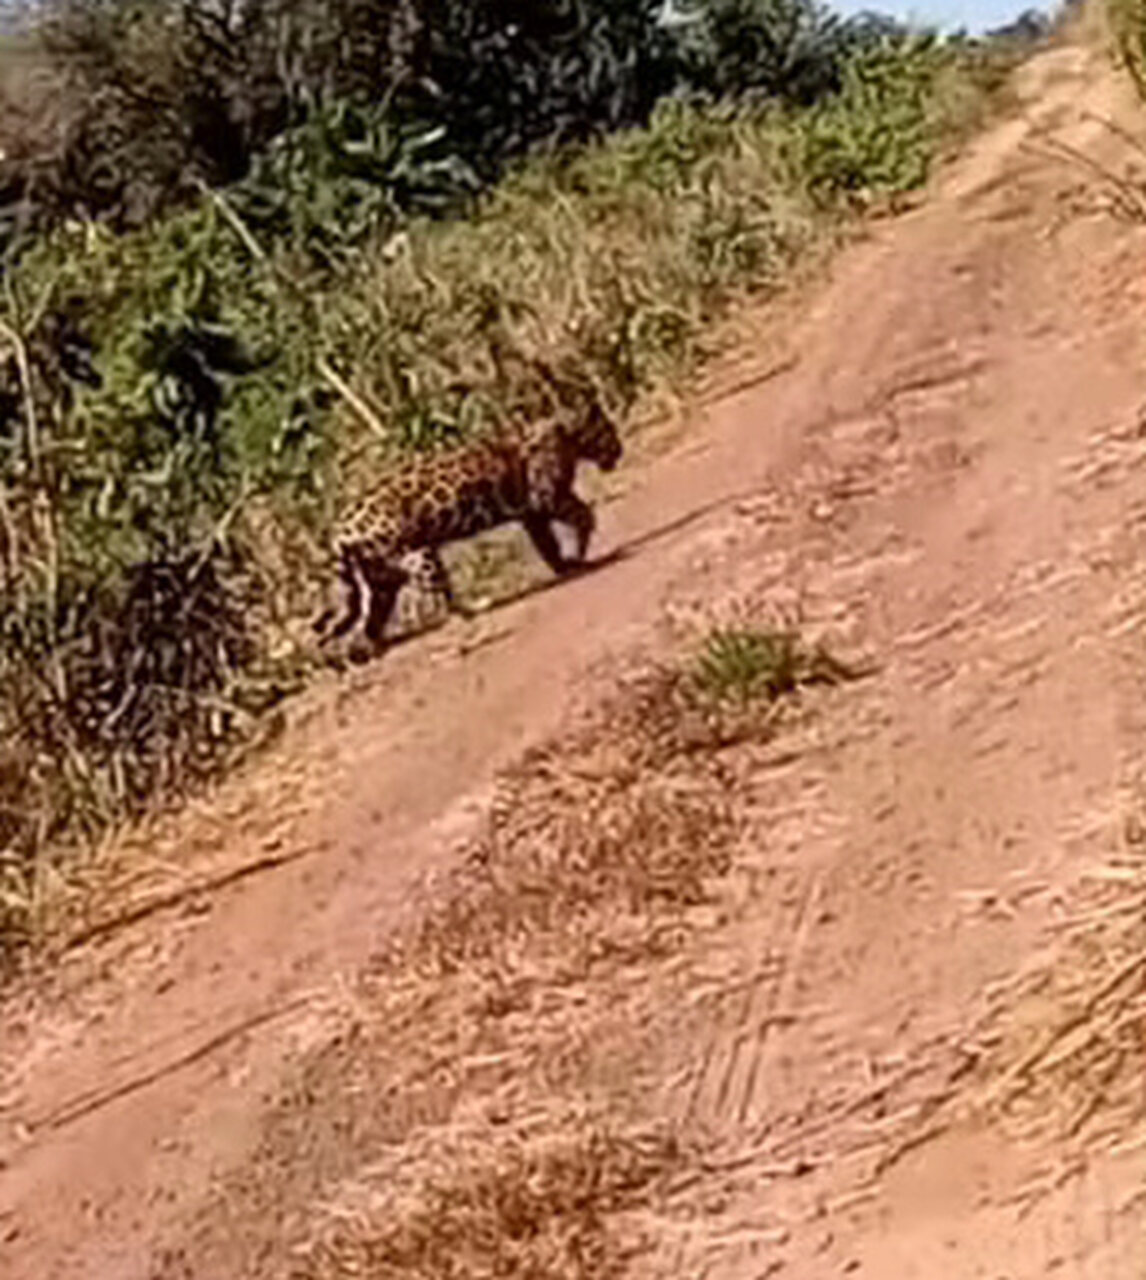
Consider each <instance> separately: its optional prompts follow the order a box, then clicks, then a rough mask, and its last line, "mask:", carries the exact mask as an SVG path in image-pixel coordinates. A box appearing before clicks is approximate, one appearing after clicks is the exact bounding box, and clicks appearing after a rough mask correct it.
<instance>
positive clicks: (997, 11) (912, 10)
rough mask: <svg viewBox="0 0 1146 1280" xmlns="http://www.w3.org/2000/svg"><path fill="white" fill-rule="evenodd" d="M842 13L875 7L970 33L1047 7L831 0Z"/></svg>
mask: <svg viewBox="0 0 1146 1280" xmlns="http://www.w3.org/2000/svg"><path fill="white" fill-rule="evenodd" d="M833 7H834V8H837V9H839V10H840V11H841V12H842V13H856V12H859V11H860V10H863V9H874V10H876V11H878V12H880V13H888V14H891V16H892V17H895V18H907V19H913V20H915V21H917V22H919V23H920V24H921V25H925V26H931V27H939V28H941V29H942V30H944V31H953V30H955V29H956V28H959V27H964V28H966V30H967V31H969V32H970V33H971V34H972V35H975V34H978V33H980V32H983V31H990V30H992V29H993V28H995V27H1001V26H1004V25H1005V24H1006V23H1008V22H1010V21H1011V20H1012V19H1014V18H1017V17H1018V16H1019V14H1020V13H1022V12H1023V10H1024V9H1046V8H1049V7H1050V6H1048V5H1045V4H1040V3H1038V0H834V5H833Z"/></svg>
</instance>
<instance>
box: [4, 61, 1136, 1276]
mask: <svg viewBox="0 0 1146 1280" xmlns="http://www.w3.org/2000/svg"><path fill="white" fill-rule="evenodd" d="M1019 88H1020V92H1021V95H1022V99H1023V110H1022V111H1021V112H1020V113H1019V114H1018V115H1017V116H1015V117H1013V118H1009V119H1007V120H1006V121H1005V122H1003V123H1002V124H1000V125H998V126H997V127H995V128H994V129H993V130H992V131H991V132H989V133H988V134H986V135H984V136H983V137H981V138H980V139H979V140H978V141H977V142H976V143H975V144H974V145H973V146H972V147H971V148H970V149H969V151H968V152H967V154H965V155H964V157H963V158H962V159H961V160H960V161H959V162H958V163H957V164H955V165H953V166H952V167H951V168H949V169H948V170H947V171H946V172H945V173H944V174H943V175H941V177H940V179H939V180H938V181H937V182H936V184H935V188H934V190H933V192H932V193H930V197H929V199H928V200H927V202H926V203H925V204H923V205H922V206H921V207H920V208H918V209H917V210H915V211H914V212H911V213H909V214H907V215H905V216H903V217H900V218H898V219H895V220H889V221H881V222H879V223H876V224H874V225H873V227H872V229H871V232H870V234H869V235H867V236H866V238H865V239H864V240H863V242H862V243H859V244H856V245H853V246H852V247H850V248H849V249H847V250H846V251H845V252H844V253H843V254H842V255H841V257H840V258H839V259H838V260H837V263H836V265H835V267H834V269H833V271H832V278H831V280H830V281H829V282H827V283H825V284H824V285H823V286H822V287H820V288H818V289H817V290H816V293H815V297H814V298H813V299H812V300H811V301H810V302H809V303H807V304H806V305H804V306H803V307H802V308H801V309H800V312H799V314H795V315H793V314H788V315H787V317H786V319H785V321H784V323H783V325H781V324H780V323H779V322H778V321H777V320H776V317H775V314H774V313H773V314H772V315H771V316H769V315H763V316H761V317H760V319H759V322H758V325H757V326H756V328H755V329H754V330H753V332H754V333H755V334H756V335H757V336H756V337H755V338H754V339H753V341H754V343H755V350H754V351H747V350H746V352H745V355H744V360H743V366H742V369H741V372H742V373H743V374H744V377H743V379H742V381H741V384H740V385H739V387H738V389H733V390H729V389H728V388H727V386H726V388H725V390H724V391H723V392H722V393H720V394H717V395H714V396H713V397H711V398H710V400H709V401H708V403H707V406H706V408H705V409H704V410H703V412H699V411H698V413H697V414H696V415H694V416H695V419H696V420H695V421H693V422H691V423H690V424H689V430H688V432H687V433H686V434H685V435H684V437H683V442H678V443H677V444H676V446H674V447H672V448H670V449H668V450H667V451H665V452H663V453H662V454H661V455H660V456H658V457H656V458H655V459H651V460H646V461H644V462H641V463H635V464H633V465H632V466H630V467H629V468H628V470H627V471H626V472H625V474H624V475H623V476H622V477H621V478H622V481H623V483H624V485H625V491H624V492H621V493H617V494H614V495H612V497H611V500H610V501H608V502H607V503H605V504H604V505H603V506H602V507H601V517H602V518H601V531H600V535H599V536H600V544H599V545H600V548H601V550H602V551H605V550H608V549H610V548H615V549H618V550H619V551H620V552H621V553H622V554H620V555H619V556H618V557H617V558H615V559H613V560H611V561H609V562H607V563H604V564H603V565H602V566H601V567H600V568H599V569H598V570H597V571H595V572H591V573H587V574H585V575H583V576H581V577H579V578H577V579H575V580H573V581H571V582H568V583H566V584H562V585H561V586H560V587H559V588H557V589H554V590H541V591H537V592H534V593H533V594H530V595H527V596H525V597H522V598H520V599H518V600H516V601H515V602H513V603H510V604H508V605H506V606H504V607H500V608H498V609H496V610H494V611H492V612H491V613H489V614H487V615H485V616H484V617H483V618H482V619H481V620H480V621H478V622H476V623H473V624H462V623H457V624H450V626H448V627H447V628H445V629H443V630H441V631H438V632H436V633H434V634H432V635H430V636H426V637H423V638H420V639H417V640H414V641H411V642H410V643H408V644H404V645H402V646H399V647H397V648H395V649H394V650H393V651H392V652H391V653H390V654H388V655H387V656H386V657H385V658H384V659H382V660H381V661H379V662H377V663H375V664H371V665H370V666H369V667H365V668H362V669H360V670H358V671H356V672H355V673H354V674H353V675H352V676H349V677H346V678H344V679H343V680H342V681H341V682H338V683H333V682H332V684H331V685H330V686H329V687H325V688H323V689H319V690H317V691H316V692H315V693H314V694H312V695H311V696H310V697H309V698H308V703H307V707H306V710H305V714H301V713H300V714H298V715H297V716H296V717H295V722H294V723H292V724H291V725H290V726H289V727H288V729H287V731H286V733H285V734H284V736H283V738H282V740H281V741H280V742H279V743H278V744H277V745H276V746H275V747H274V748H273V749H271V750H270V751H269V752H268V753H266V754H265V755H264V756H263V757H262V758H261V759H260V760H259V761H257V762H256V763H255V764H254V765H253V766H252V767H251V768H250V769H249V770H247V771H246V773H245V774H244V775H243V776H241V777H236V778H235V779H233V780H232V781H231V782H230V783H228V784H227V785H226V786H224V787H223V788H221V789H220V790H219V791H218V792H217V793H216V794H215V795H213V796H211V797H210V798H208V799H206V800H204V801H203V802H201V803H199V804H197V805H196V806H195V807H194V808H193V809H192V810H191V811H190V812H187V813H184V814H182V815H180V816H179V817H177V818H176V819H174V820H172V821H169V822H167V823H165V824H162V825H161V826H160V827H159V828H157V829H156V831H154V832H150V833H148V834H147V836H146V838H144V837H139V838H137V839H136V841H135V845H134V847H133V849H132V850H130V851H129V855H125V860H126V862H127V864H128V865H131V866H132V867H133V868H134V870H135V871H136V872H139V870H140V868H141V867H142V868H143V870H144V872H145V874H141V875H140V876H139V878H138V879H137V880H136V882H135V883H134V884H133V887H132V893H133V894H135V895H136V896H137V897H138V896H139V895H141V894H145V893H148V892H151V893H158V894H163V893H165V892H167V891H168V890H169V889H171V888H172V887H176V886H179V885H182V884H184V883H185V880H186V877H187V876H188V875H192V876H194V877H198V878H200V880H201V881H202V882H203V883H204V884H206V883H207V882H208V881H210V880H211V879H212V878H214V879H215V880H216V881H217V883H215V884H214V885H213V887H205V888H201V889H199V890H197V891H195V892H183V893H182V895H181V896H180V895H178V894H177V895H175V898H176V900H175V901H174V902H173V903H172V905H170V906H168V907H166V908H160V909H156V910H152V911H148V912H143V913H141V916H140V918H139V919H138V920H137V921H135V922H134V923H132V924H127V925H123V926H122V927H118V928H114V929H109V930H108V931H106V932H102V933H100V932H98V931H97V933H96V935H95V936H93V937H91V938H90V939H89V940H88V941H87V942H86V944H85V945H83V946H81V947H76V948H74V949H73V950H72V951H70V952H68V953H67V954H65V955H64V956H63V957H62V959H61V960H60V962H59V963H58V964H56V965H54V966H53V970H52V974H51V976H50V978H49V977H48V976H44V975H41V976H39V977H38V978H36V979H35V980H34V981H31V982H29V983H27V984H25V985H24V986H23V987H21V988H19V989H17V990H15V991H12V992H11V993H10V994H9V996H8V997H7V999H6V1003H5V1005H4V1008H3V1013H2V1014H0V1064H2V1075H0V1274H2V1275H3V1276H5V1277H8V1276H12V1277H19V1278H20V1280H23V1278H25V1277H27V1280H57V1278H59V1280H63V1278H65V1277H66V1278H68V1280H73V1278H74V1280H79V1278H81V1277H82V1278H84V1280H94V1278H96V1277H98V1278H99V1280H143V1278H144V1277H154V1278H156V1280H157V1278H158V1277H169V1276H170V1277H176V1276H179V1277H189V1276H193V1277H203V1280H233V1278H237V1277H248V1276H251V1277H254V1276H259V1277H262V1276H266V1277H272V1276H273V1277H280V1276H288V1275H291V1276H296V1277H311V1276H313V1277H319V1276H323V1277H335V1276H349V1275H374V1276H380V1277H381V1276H392V1275H393V1276H398V1275H413V1276H417V1275H425V1276H446V1275H458V1276H461V1275H474V1276H480V1275H495V1274H497V1275H532V1276H541V1275H578V1276H579V1275H584V1276H604V1275H618V1274H621V1273H623V1272H629V1273H631V1274H633V1275H656V1276H666V1277H667V1276H688V1277H701V1276H704V1277H710V1278H711V1277H722V1278H723V1277H729V1278H732V1277H762V1276H771V1275H774V1274H783V1275H791V1276H795V1277H801V1278H803V1277H813V1278H815V1277H820V1276H835V1275H859V1276H870V1277H889V1278H891V1277H894V1278H895V1280H903V1278H904V1277H910V1276H920V1277H928V1278H929V1280H934V1278H935V1277H940V1276H942V1277H944V1278H945V1280H959V1278H962V1277H973V1276H975V1277H978V1276H983V1277H991V1278H992V1280H1000V1278H1001V1277H1010V1278H1011V1280H1018V1278H1019V1277H1034V1276H1043V1275H1048V1274H1051V1273H1052V1272H1053V1273H1055V1274H1058V1275H1063V1276H1070V1277H1075V1276H1078V1277H1091V1276H1093V1277H1095V1278H1097V1277H1102V1278H1103V1280H1118V1278H1120V1277H1125V1278H1126V1280H1141V1277H1143V1276H1144V1275H1146V1243H1144V1242H1146V1193H1144V1189H1146V1180H1144V1176H1146V1129H1144V1128H1143V1126H1142V1106H1143V1098H1142V1096H1141V1088H1140V1081H1141V1079H1142V1072H1143V1066H1144V1065H1146V1061H1144V1058H1146V1012H1144V1005H1143V999H1144V997H1143V992H1144V990H1146V975H1144V972H1143V964H1144V962H1143V961H1142V959H1141V957H1142V955H1143V954H1146V946H1141V945H1140V944H1141V943H1142V942H1143V941H1144V938H1146V917H1144V914H1143V904H1142V894H1143V886H1144V885H1146V875H1144V874H1143V872H1144V868H1143V865H1142V859H1143V856H1146V855H1144V854H1143V840H1142V836H1141V831H1142V829H1143V828H1142V826H1141V825H1140V817H1141V815H1142V806H1143V793H1142V790H1141V775H1142V765H1143V761H1144V760H1146V745H1144V744H1146V736H1144V734H1143V728H1144V719H1146V715H1144V713H1146V696H1144V695H1146V688H1144V682H1143V673H1144V671H1146V650H1144V645H1143V637H1142V629H1143V618H1144V617H1146V579H1144V571H1143V568H1142V565H1143V564H1144V563H1146V559H1144V556H1143V551H1144V549H1146V546H1144V533H1146V526H1144V520H1146V484H1144V480H1146V417H1144V416H1143V412H1142V410H1143V407H1144V406H1146V227H1143V226H1138V225H1133V223H1131V222H1127V221H1119V220H1117V219H1116V218H1114V217H1113V216H1111V214H1110V212H1109V211H1108V210H1107V209H1106V208H1105V207H1104V203H1103V198H1102V193H1101V191H1100V189H1099V185H1096V180H1095V177H1094V175H1093V174H1084V173H1083V172H1082V171H1081V170H1080V169H1078V168H1072V167H1071V166H1069V165H1067V164H1064V163H1063V162H1062V161H1061V160H1057V159H1055V158H1052V157H1050V156H1048V155H1047V154H1046V153H1045V150H1042V151H1040V149H1039V148H1038V147H1037V146H1035V145H1033V144H1034V143H1036V142H1037V135H1038V134H1039V131H1040V130H1045V129H1047V128H1050V129H1052V130H1053V131H1054V132H1055V134H1056V136H1059V137H1062V138H1064V139H1066V140H1068V141H1069V142H1070V143H1071V145H1072V146H1074V147H1075V148H1078V149H1080V150H1081V151H1083V152H1084V153H1086V154H1087V155H1089V156H1091V157H1092V158H1096V159H1099V160H1101V161H1102V163H1104V164H1112V165H1114V166H1116V167H1117V166H1118V165H1120V164H1122V163H1123V162H1124V161H1125V159H1126V158H1127V156H1128V155H1129V154H1130V152H1129V150H1128V148H1127V147H1126V146H1125V144H1124V143H1123V142H1121V141H1120V140H1119V139H1118V138H1116V137H1115V136H1114V135H1113V134H1112V133H1111V132H1110V131H1109V130H1108V129H1106V128H1104V127H1103V126H1102V125H1101V124H1099V123H1097V122H1095V120H1093V119H1092V118H1091V115H1092V114H1094V113H1097V114H1100V115H1103V114H1104V115H1107V116H1111V117H1114V118H1117V119H1121V120H1123V121H1124V122H1127V123H1129V124H1134V122H1135V120H1136V119H1137V127H1141V124H1142V119H1143V117H1141V116H1139V117H1135V114H1134V108H1133V107H1132V105H1131V104H1130V102H1129V99H1128V94H1127V93H1126V92H1125V91H1124V89H1123V88H1122V87H1121V86H1120V85H1119V83H1118V82H1117V80H1116V79H1115V78H1114V76H1113V74H1112V72H1111V71H1110V69H1109V66H1108V65H1107V63H1106V62H1105V61H1104V59H1103V58H1102V57H1101V56H1099V55H1098V54H1097V53H1095V52H1093V50H1092V48H1091V47H1090V46H1084V45H1077V46H1069V47H1062V48H1058V49H1055V50H1053V51H1051V52H1048V53H1045V54H1042V55H1040V56H1039V57H1037V58H1036V59H1035V60H1034V61H1033V62H1032V63H1030V64H1028V66H1027V67H1026V68H1025V69H1024V71H1023V73H1022V75H1021V77H1020V84H1019ZM787 357H790V359H788V360H787V361H786V363H785V358H787ZM778 360H779V362H780V363H782V364H785V367H784V368H783V370H782V371H781V372H779V373H776V374H775V375H774V376H766V373H767V370H768V369H769V368H771V367H773V366H774V365H775V364H776V363H777V361H778ZM754 369H755V370H756V371H757V373H756V375H755V380H754V375H753V370H754ZM730 378H731V375H730ZM539 580H541V575H539ZM796 614H798V615H799V616H800V618H801V619H802V625H803V626H804V627H805V629H806V630H807V632H808V633H809V634H810V635H812V636H813V637H823V638H825V640H826V641H827V642H828V643H829V644H830V646H831V647H832V648H833V650H834V651H836V652H838V653H839V654H840V655H841V656H842V657H844V658H849V657H850V658H855V659H859V660H862V661H863V662H865V663H867V664H869V666H870V671H869V673H868V674H867V675H866V676H865V677H864V678H862V679H860V680H858V681H855V682H848V683H845V684H842V685H840V686H839V687H836V688H831V689H827V690H823V691H816V690H810V691H808V693H807V694H806V695H803V696H802V697H801V698H799V699H797V701H796V703H795V704H794V705H793V710H792V711H791V712H790V713H789V714H787V715H786V716H785V717H784V718H782V720H781V722H780V724H779V726H778V727H776V726H773V727H772V728H770V729H768V731H765V730H764V729H763V728H761V727H760V726H759V725H757V726H756V729H754V730H753V731H751V732H748V733H747V734H746V735H743V736H742V738H741V739H740V740H739V741H734V742H732V743H730V744H729V743H726V744H724V745H723V746H721V747H720V748H719V749H717V748H716V747H714V746H712V745H711V744H709V746H708V747H703V744H702V749H699V750H684V749H682V748H680V746H679V743H678V744H677V746H676V747H673V746H672V745H671V744H670V746H669V747H667V748H665V747H664V746H663V743H661V744H660V745H658V743H660V740H659V739H658V738H657V732H658V730H657V729H656V726H655V725H654V724H653V714H654V710H655V706H654V705H653V703H641V702H640V700H639V699H640V696H642V695H641V694H640V688H639V687H638V689H637V690H636V691H635V692H634V691H633V690H631V689H630V690H629V692H627V693H626V692H622V693H620V694H619V695H616V696H615V698H614V700H613V701H610V700H609V699H610V698H613V697H614V695H613V694H612V692H611V691H612V689H613V686H614V683H615V677H616V673H617V671H618V669H621V668H623V669H625V670H626V671H628V670H637V671H640V670H642V669H645V668H646V667H647V666H648V664H649V663H651V662H654V661H656V660H661V659H666V658H669V657H672V656H673V655H676V654H678V653H680V652H681V651H682V650H683V649H684V648H686V647H687V645H688V644H690V643H692V640H691V639H690V637H694V636H695V635H696V634H697V632H698V631H699V630H700V629H701V628H702V627H703V626H704V625H706V624H707V622H709V621H711V620H712V619H717V620H719V619H729V618H734V617H739V616H745V615H747V616H751V617H752V618H754V619H755V620H757V621H763V622H768V621H769V620H771V619H777V618H779V619H786V618H790V617H793V616H795V615H796ZM650 696H652V697H653V699H654V703H655V696H656V695H655V691H654V694H653V695H650ZM602 707H604V708H605V709H604V710H601V708H602ZM650 726H651V727H650ZM538 743H542V744H548V745H546V746H544V748H543V749H542V750H540V751H539V752H537V751H535V752H534V753H533V754H532V755H529V754H526V755H525V756H523V753H526V752H527V749H528V748H530V747H532V746H535V745H536V744H538ZM506 769H508V770H509V773H508V775H503V772H502V771H504V770H506ZM499 778H500V781H499ZM491 810H492V812H491ZM475 842H476V844H475ZM465 849H469V850H470V851H471V852H472V851H474V850H475V849H476V851H477V854H478V855H479V856H478V857H476V858H472V859H471V860H470V861H469V862H468V863H465V862H464V859H463V857H462V853H461V852H460V851H464V850H465ZM538 849H544V850H546V851H547V852H546V853H545V854H544V857H542V856H541V855H540V854H538V852H537V851H538ZM539 858H540V861H539V860H538V859H539ZM247 868H250V870H249V872H247V871H245V869H247ZM196 883H199V880H197V881H196ZM547 895H548V896H547ZM419 922H421V924H422V927H421V928H420V930H419V929H417V928H414V932H413V933H411V932H410V929H411V928H413V927H414V926H417V925H418V924H419ZM403 930H405V932H403ZM400 936H401V937H405V938H407V939H408V943H407V948H406V950H405V951H404V952H402V953H401V954H398V955H395V954H393V953H392V949H391V947H390V944H391V942H392V940H393V939H395V938H397V937H400ZM1138 1138H1141V1139H1142V1141H1137V1140H1136V1139H1138ZM570 1188H572V1189H570Z"/></svg>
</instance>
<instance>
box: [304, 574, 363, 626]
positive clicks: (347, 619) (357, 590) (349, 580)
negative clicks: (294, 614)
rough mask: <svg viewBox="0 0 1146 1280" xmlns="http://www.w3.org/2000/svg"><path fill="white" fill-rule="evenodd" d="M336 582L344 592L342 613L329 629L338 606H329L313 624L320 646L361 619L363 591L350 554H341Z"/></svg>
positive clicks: (359, 576)
mask: <svg viewBox="0 0 1146 1280" xmlns="http://www.w3.org/2000/svg"><path fill="white" fill-rule="evenodd" d="M338 580H339V582H340V583H341V585H342V587H343V590H344V592H345V606H344V612H343V614H342V617H341V618H340V619H339V620H338V621H337V622H336V623H335V625H334V626H333V627H331V625H330V624H331V622H332V621H333V620H334V618H335V617H336V615H337V614H338V605H337V604H334V605H331V607H330V608H329V609H326V610H324V612H323V613H322V614H321V615H320V617H319V618H318V620H317V621H316V622H315V623H314V631H315V634H316V635H317V636H318V638H319V642H320V643H322V644H325V643H327V642H328V641H331V640H338V639H340V638H341V637H342V636H344V635H345V634H346V633H347V632H348V631H349V630H350V628H351V627H353V626H354V624H355V623H356V622H357V621H358V620H359V618H361V617H362V604H363V589H362V577H361V570H360V568H359V566H358V564H357V563H356V560H355V557H354V556H353V555H352V554H350V553H345V554H343V556H342V557H341V559H340V562H339V566H338Z"/></svg>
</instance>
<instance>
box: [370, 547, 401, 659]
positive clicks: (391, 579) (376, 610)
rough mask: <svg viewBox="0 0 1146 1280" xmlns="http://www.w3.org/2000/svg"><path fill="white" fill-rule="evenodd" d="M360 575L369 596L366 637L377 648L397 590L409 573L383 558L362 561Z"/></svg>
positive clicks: (380, 643)
mask: <svg viewBox="0 0 1146 1280" xmlns="http://www.w3.org/2000/svg"><path fill="white" fill-rule="evenodd" d="M362 576H363V579H364V580H365V583H366V589H367V591H368V593H369V596H370V604H369V607H368V609H367V612H366V626H365V628H364V630H365V632H366V639H367V640H369V641H370V644H371V645H372V646H373V647H374V648H375V649H378V648H380V647H381V645H382V640H383V634H384V632H385V630H386V624H387V622H389V621H390V615H391V614H392V613H393V612H394V606H395V605H396V604H397V602H398V592H399V591H401V590H402V588H403V587H404V586H405V585H406V582H407V580H408V577H409V575H408V574H407V573H406V571H405V569H403V568H401V566H399V565H395V564H393V563H391V561H389V560H385V559H371V560H367V561H365V562H364V563H363V566H362Z"/></svg>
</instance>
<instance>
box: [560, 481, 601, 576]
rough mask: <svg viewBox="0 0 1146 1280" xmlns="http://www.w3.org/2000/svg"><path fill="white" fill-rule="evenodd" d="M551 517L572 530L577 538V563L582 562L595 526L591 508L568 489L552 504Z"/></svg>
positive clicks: (595, 518) (595, 520)
mask: <svg viewBox="0 0 1146 1280" xmlns="http://www.w3.org/2000/svg"><path fill="white" fill-rule="evenodd" d="M553 518H554V519H555V520H560V521H561V523H562V524H564V525H568V526H569V528H570V529H572V530H573V533H574V535H575V536H576V538H577V563H578V564H582V563H584V560H585V557H586V555H587V554H588V551H589V540H590V539H591V538H592V536H593V531H594V530H595V529H596V527H597V517H596V516H595V515H594V514H593V508H592V507H591V506H590V505H589V504H588V503H587V502H584V501H582V500H581V499H580V498H579V497H578V496H577V495H576V494H575V493H574V492H573V490H572V489H569V490H566V492H565V493H563V494H562V495H561V496H560V497H559V498H558V500H557V502H556V503H555V504H554V510H553Z"/></svg>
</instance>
